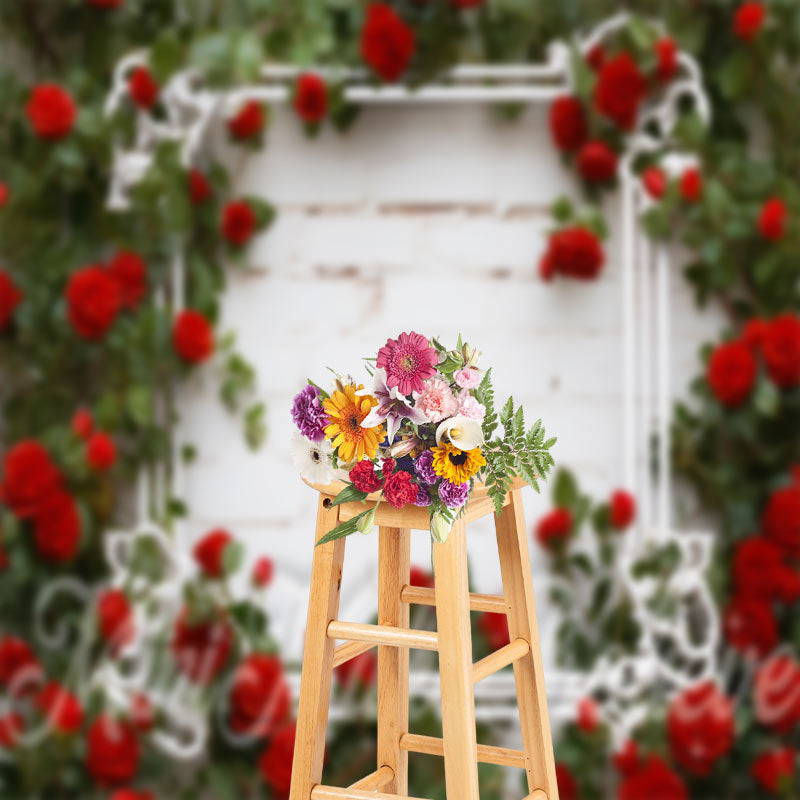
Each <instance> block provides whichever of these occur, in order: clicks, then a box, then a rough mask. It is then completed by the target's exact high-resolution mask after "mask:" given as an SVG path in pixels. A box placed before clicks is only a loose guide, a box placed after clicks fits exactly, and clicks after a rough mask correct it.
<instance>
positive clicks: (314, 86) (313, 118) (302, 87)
mask: <svg viewBox="0 0 800 800" xmlns="http://www.w3.org/2000/svg"><path fill="white" fill-rule="evenodd" d="M294 110H295V111H296V112H297V115H298V116H299V117H300V119H302V120H303V122H308V123H312V124H313V123H315V122H321V121H322V120H323V119H325V115H326V114H327V113H328V89H327V87H326V86H325V81H324V80H322V78H320V76H319V75H314V74H313V73H311V72H308V73H306V74H305V75H301V76H300V77H299V78H298V79H297V86H296V87H295V91H294Z"/></svg>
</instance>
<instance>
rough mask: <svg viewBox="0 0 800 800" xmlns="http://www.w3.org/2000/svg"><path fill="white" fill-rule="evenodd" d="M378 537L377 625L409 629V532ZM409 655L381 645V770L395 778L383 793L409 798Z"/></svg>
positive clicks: (392, 531) (404, 650) (382, 530)
mask: <svg viewBox="0 0 800 800" xmlns="http://www.w3.org/2000/svg"><path fill="white" fill-rule="evenodd" d="M378 537H379V538H378V624H379V625H391V626H393V627H399V628H408V626H409V606H408V603H403V602H402V601H401V600H400V592H401V591H402V589H403V586H405V585H406V584H408V581H409V566H410V557H411V537H410V531H409V530H408V528H384V527H381V528H380V529H379V533H378ZM408 653H409V650H408V648H407V647H389V646H387V645H378V768H379V769H380V767H382V766H384V765H385V766H388V767H391V768H392V770H394V774H395V777H394V780H392V781H391V783H389V784H388V785H387V786H386V787H385V788H384V789H382V791H384V792H386V793H388V794H399V795H407V794H408V753H407V752H405V751H404V750H401V749H400V736H401V735H402V734H404V733H408Z"/></svg>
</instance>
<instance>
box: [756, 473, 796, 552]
mask: <svg viewBox="0 0 800 800" xmlns="http://www.w3.org/2000/svg"><path fill="white" fill-rule="evenodd" d="M761 527H762V529H763V531H764V535H765V536H766V537H767V538H768V539H769V540H770V541H771V542H773V543H774V544H775V545H776V546H777V547H779V548H780V549H781V550H782V551H783V552H784V553H785V554H786V555H788V556H789V557H791V558H800V486H797V485H795V486H787V487H785V488H783V489H777V490H776V491H774V492H773V493H772V494H771V495H770V497H769V500H768V501H767V506H766V508H765V509H764V513H763V514H762V516H761Z"/></svg>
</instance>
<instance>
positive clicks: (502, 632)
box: [478, 611, 510, 650]
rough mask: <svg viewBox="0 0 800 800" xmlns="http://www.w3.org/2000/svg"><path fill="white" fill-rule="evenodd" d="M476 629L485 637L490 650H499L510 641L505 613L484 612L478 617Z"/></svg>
mask: <svg viewBox="0 0 800 800" xmlns="http://www.w3.org/2000/svg"><path fill="white" fill-rule="evenodd" d="M478 630H480V632H481V633H482V634H483V635H484V636H485V637H486V642H487V644H488V645H489V648H490V649H491V650H499V649H500V648H501V647H505V646H506V645H507V644H508V643H509V641H510V639H509V636H508V618H507V617H506V615H505V614H495V613H492V612H490V611H486V612H484V613H483V614H481V615H480V616H479V617H478Z"/></svg>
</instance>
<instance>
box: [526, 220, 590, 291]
mask: <svg viewBox="0 0 800 800" xmlns="http://www.w3.org/2000/svg"><path fill="white" fill-rule="evenodd" d="M604 262H605V253H604V252H603V247H602V245H601V243H600V239H599V238H598V237H597V235H596V234H595V233H594V232H592V231H591V230H589V228H586V227H584V226H582V225H574V226H572V227H568V228H562V229H561V230H559V231H556V232H555V233H553V234H551V236H550V239H549V241H548V244H547V250H545V252H544V255H543V256H542V258H541V260H540V261H539V274H540V275H541V277H542V279H543V280H545V281H549V280H552V278H553V276H555V275H564V276H566V277H569V278H577V279H578V280H594V279H595V278H596V277H597V276H598V275H599V274H600V270H601V269H602V268H603V264H604Z"/></svg>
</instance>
